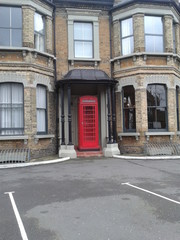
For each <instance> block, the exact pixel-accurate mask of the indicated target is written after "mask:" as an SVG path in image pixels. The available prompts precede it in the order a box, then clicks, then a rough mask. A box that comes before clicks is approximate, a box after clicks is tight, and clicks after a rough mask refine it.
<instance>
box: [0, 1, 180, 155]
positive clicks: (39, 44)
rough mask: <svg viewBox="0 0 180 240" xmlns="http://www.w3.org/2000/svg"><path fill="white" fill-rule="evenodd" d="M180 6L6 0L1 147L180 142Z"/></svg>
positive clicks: (107, 150)
mask: <svg viewBox="0 0 180 240" xmlns="http://www.w3.org/2000/svg"><path fill="white" fill-rule="evenodd" d="M179 13H180V8H179V3H178V1H175V0H171V1H166V0H164V1H160V0H151V1H146V0H142V1H138V0H129V1H125V0H114V1H113V0H102V1H97V0H96V1H95V0H86V1H84V0H66V1H65V0H54V1H47V0H46V1H45V0H24V1H22V0H14V1H12V0H6V1H5V0H0V149H13V148H17V149H18V148H30V150H31V156H32V157H43V156H47V155H52V154H56V153H57V152H58V153H59V156H71V157H73V158H74V157H76V156H77V155H76V151H77V149H80V150H84V151H88V150H103V153H104V155H105V156H112V155H113V154H114V153H117V154H118V153H120V151H121V152H122V153H125V152H130V153H137V152H138V153H140V152H143V147H144V144H145V143H146V142H177V143H179V135H180V123H179V119H180V117H179V114H180V111H179V103H180V100H179V99H180V91H179V87H180V71H179V69H180V57H179V56H180V25H179V21H180V15H179ZM2 36H3V37H2ZM80 119H81V120H80ZM119 149H120V151H119Z"/></svg>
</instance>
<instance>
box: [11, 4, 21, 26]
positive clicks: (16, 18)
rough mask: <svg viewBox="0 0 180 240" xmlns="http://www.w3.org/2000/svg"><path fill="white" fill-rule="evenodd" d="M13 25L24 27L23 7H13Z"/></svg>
mask: <svg viewBox="0 0 180 240" xmlns="http://www.w3.org/2000/svg"><path fill="white" fill-rule="evenodd" d="M11 27H12V28H22V10H21V8H11Z"/></svg>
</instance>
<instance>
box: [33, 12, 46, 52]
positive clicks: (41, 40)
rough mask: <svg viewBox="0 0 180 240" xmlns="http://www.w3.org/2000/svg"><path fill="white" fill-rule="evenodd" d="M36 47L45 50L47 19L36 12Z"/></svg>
mask: <svg viewBox="0 0 180 240" xmlns="http://www.w3.org/2000/svg"><path fill="white" fill-rule="evenodd" d="M34 48H35V49H37V50H38V51H41V52H43V51H44V50H45V21H44V17H43V16H42V15H41V14H39V13H35V14H34Z"/></svg>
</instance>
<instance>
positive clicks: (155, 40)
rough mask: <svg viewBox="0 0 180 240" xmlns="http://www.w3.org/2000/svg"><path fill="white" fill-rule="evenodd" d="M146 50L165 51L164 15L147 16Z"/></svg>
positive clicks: (145, 20)
mask: <svg viewBox="0 0 180 240" xmlns="http://www.w3.org/2000/svg"><path fill="white" fill-rule="evenodd" d="M144 27H145V50H146V52H163V51H164V46H163V45H164V44H163V21H162V17H154V16H145V17H144Z"/></svg>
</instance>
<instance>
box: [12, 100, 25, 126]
mask: <svg viewBox="0 0 180 240" xmlns="http://www.w3.org/2000/svg"><path fill="white" fill-rule="evenodd" d="M12 128H23V105H21V104H19V105H13V109H12Z"/></svg>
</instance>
